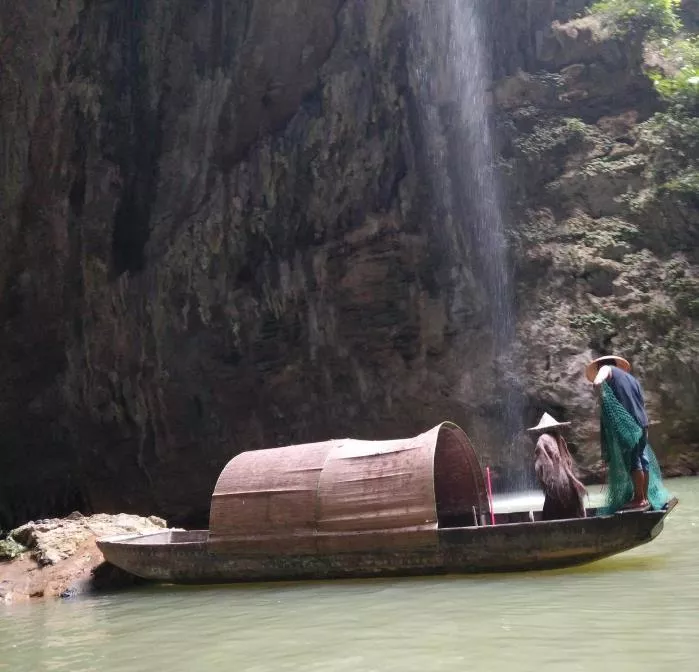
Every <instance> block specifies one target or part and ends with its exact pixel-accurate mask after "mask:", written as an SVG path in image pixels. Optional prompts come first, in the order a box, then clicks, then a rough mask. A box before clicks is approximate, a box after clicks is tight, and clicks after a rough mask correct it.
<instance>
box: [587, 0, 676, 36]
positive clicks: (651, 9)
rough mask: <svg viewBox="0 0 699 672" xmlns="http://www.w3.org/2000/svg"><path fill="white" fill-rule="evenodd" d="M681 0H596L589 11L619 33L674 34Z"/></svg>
mask: <svg viewBox="0 0 699 672" xmlns="http://www.w3.org/2000/svg"><path fill="white" fill-rule="evenodd" d="M680 4H681V0H598V1H597V2H595V3H594V4H593V5H592V7H591V8H590V12H591V13H592V14H596V15H599V16H600V17H601V18H603V19H604V20H606V21H607V22H609V23H611V24H612V25H614V26H615V27H616V28H617V29H618V30H620V31H621V32H631V33H636V34H641V35H647V34H651V35H654V36H663V35H673V34H675V33H677V31H679V30H680V28H681V25H682V24H681V22H680V18H679V16H678V14H677V11H678V9H679V8H680Z"/></svg>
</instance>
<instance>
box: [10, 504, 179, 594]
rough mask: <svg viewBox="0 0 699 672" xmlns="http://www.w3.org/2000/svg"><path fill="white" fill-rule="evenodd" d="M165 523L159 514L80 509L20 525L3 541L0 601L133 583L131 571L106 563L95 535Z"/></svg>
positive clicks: (144, 529) (138, 530)
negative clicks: (88, 513) (89, 512)
mask: <svg viewBox="0 0 699 672" xmlns="http://www.w3.org/2000/svg"><path fill="white" fill-rule="evenodd" d="M166 527H167V523H166V522H165V521H164V520H162V519H161V518H156V517H155V516H150V517H148V518H144V517H141V516H134V515H128V514H116V515H108V514H95V515H93V516H83V515H82V514H80V513H77V512H75V513H72V514H71V515H70V516H68V517H66V518H52V519H47V520H39V521H36V522H34V521H32V522H29V523H27V524H26V525H22V526H21V527H18V528H17V529H15V530H12V532H10V533H9V534H8V536H7V538H6V539H5V540H3V541H2V542H0V602H3V601H4V602H9V601H18V600H25V599H29V598H32V597H58V596H70V595H74V594H76V593H79V592H84V591H85V590H91V589H104V588H110V587H114V586H116V585H122V584H124V583H132V582H133V580H134V579H133V577H129V576H125V575H124V574H125V573H123V572H120V571H119V570H116V568H112V567H111V566H108V565H106V563H104V558H103V556H102V554H101V553H100V551H99V549H98V548H97V545H96V543H95V542H96V540H97V539H98V538H100V537H107V536H114V535H120V534H133V535H138V534H146V533H149V532H157V531H159V530H162V529H165V528H166Z"/></svg>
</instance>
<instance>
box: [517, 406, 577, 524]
mask: <svg viewBox="0 0 699 672" xmlns="http://www.w3.org/2000/svg"><path fill="white" fill-rule="evenodd" d="M569 426H570V423H569V422H558V421H557V420H556V419H555V418H553V417H552V416H550V415H549V414H548V413H544V414H543V415H542V416H541V420H539V424H538V425H537V426H536V427H530V428H529V429H528V430H527V431H528V432H532V433H536V434H539V438H538V440H537V442H536V449H535V452H534V454H535V458H534V468H535V471H536V477H537V479H538V480H539V483H540V485H541V489H542V490H543V491H544V496H545V498H544V510H543V515H542V518H543V520H560V519H563V518H585V505H584V503H583V497H584V496H585V493H586V490H585V486H584V485H583V484H582V483H581V482H580V481H579V480H578V479H577V478H576V477H575V474H574V473H573V457H572V456H571V454H570V451H569V450H568V444H567V443H566V440H565V439H564V438H563V434H562V432H561V430H562V429H563V427H569Z"/></svg>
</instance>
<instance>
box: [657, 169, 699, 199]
mask: <svg viewBox="0 0 699 672" xmlns="http://www.w3.org/2000/svg"><path fill="white" fill-rule="evenodd" d="M660 193H671V194H675V195H677V196H682V197H684V198H689V199H697V200H699V172H698V171H696V170H688V171H685V172H684V173H680V174H679V175H677V176H676V177H675V178H673V179H672V180H669V181H668V182H665V184H663V185H662V186H661V187H660Z"/></svg>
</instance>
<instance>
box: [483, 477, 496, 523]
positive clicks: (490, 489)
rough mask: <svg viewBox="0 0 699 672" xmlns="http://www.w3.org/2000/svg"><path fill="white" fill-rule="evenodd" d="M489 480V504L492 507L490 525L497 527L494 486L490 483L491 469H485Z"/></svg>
mask: <svg viewBox="0 0 699 672" xmlns="http://www.w3.org/2000/svg"><path fill="white" fill-rule="evenodd" d="M485 473H486V476H487V478H488V504H489V505H490V524H491V525H495V512H494V511H493V484H492V483H491V482H490V467H486V468H485Z"/></svg>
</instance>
